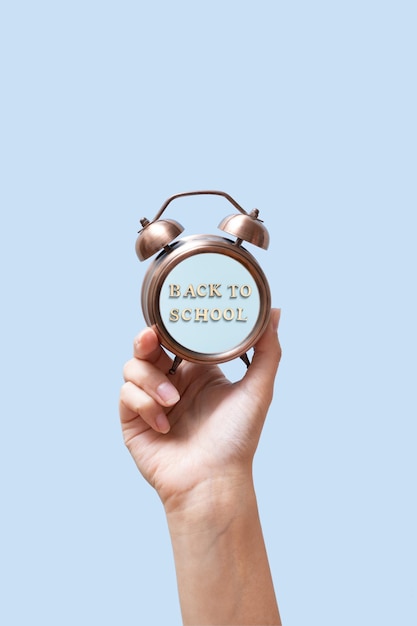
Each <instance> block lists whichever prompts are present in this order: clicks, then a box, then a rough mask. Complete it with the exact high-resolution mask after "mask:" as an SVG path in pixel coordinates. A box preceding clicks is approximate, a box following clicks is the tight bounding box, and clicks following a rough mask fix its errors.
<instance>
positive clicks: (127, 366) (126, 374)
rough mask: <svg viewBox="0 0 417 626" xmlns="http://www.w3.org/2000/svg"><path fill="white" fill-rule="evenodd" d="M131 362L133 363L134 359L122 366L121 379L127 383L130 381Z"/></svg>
mask: <svg viewBox="0 0 417 626" xmlns="http://www.w3.org/2000/svg"><path fill="white" fill-rule="evenodd" d="M133 361H134V359H130V360H129V361H127V362H126V363H125V364H124V366H123V378H124V380H125V381H128V380H130V379H131V376H132V366H133Z"/></svg>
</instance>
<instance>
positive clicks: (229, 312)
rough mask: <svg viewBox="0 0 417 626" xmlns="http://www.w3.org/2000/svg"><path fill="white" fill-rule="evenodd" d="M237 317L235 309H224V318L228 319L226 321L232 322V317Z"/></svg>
mask: <svg viewBox="0 0 417 626" xmlns="http://www.w3.org/2000/svg"><path fill="white" fill-rule="evenodd" d="M234 317H235V312H234V310H233V309H225V310H224V311H223V318H224V319H225V320H226V322H231V321H232V319H234Z"/></svg>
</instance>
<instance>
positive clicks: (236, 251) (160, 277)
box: [141, 235, 271, 363]
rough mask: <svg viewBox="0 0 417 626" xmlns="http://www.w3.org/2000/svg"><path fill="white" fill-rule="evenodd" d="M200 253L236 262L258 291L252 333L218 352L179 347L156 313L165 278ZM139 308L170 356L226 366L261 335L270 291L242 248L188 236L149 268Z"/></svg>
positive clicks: (221, 240)
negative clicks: (217, 255) (258, 302)
mask: <svg viewBox="0 0 417 626" xmlns="http://www.w3.org/2000/svg"><path fill="white" fill-rule="evenodd" d="M204 253H215V254H223V255H225V256H228V257H231V258H233V259H234V260H236V261H238V262H240V263H241V264H242V265H243V266H244V267H245V269H246V270H247V271H248V272H249V273H250V275H251V276H252V278H253V279H254V281H255V283H256V285H257V288H258V290H259V300H260V307H259V314H258V318H257V320H256V322H255V324H254V325H253V328H252V330H251V331H250V332H249V333H248V335H247V336H246V338H245V339H244V340H243V341H241V342H240V343H238V344H237V345H236V346H234V347H233V348H230V349H228V350H225V351H222V352H211V353H206V352H196V351H195V350H191V349H190V348H187V347H186V346H184V345H182V344H180V343H179V342H178V341H176V340H175V339H174V338H173V337H172V335H170V333H169V332H168V330H167V328H166V326H165V324H164V322H163V320H162V317H161V314H160V311H159V296H160V292H161V288H162V285H163V283H164V282H165V279H166V277H167V276H168V274H169V273H170V272H171V271H172V270H173V269H174V267H176V266H177V265H178V264H179V263H181V262H182V261H184V260H185V259H188V258H189V257H191V256H195V255H197V254H204ZM141 304H142V311H143V315H144V318H145V321H146V323H147V324H148V326H151V327H152V328H154V330H155V332H156V334H157V335H158V339H159V341H160V343H161V344H162V346H163V347H164V348H166V349H167V350H168V351H169V352H171V353H172V354H173V355H176V356H178V357H180V358H181V359H184V360H186V361H190V362H191V363H226V362H227V361H231V360H232V359H235V358H238V357H241V356H243V355H244V354H246V352H247V351H248V350H250V348H252V347H253V346H254V345H255V344H256V342H257V340H258V339H259V337H260V336H261V335H262V333H263V332H264V330H265V328H266V326H267V324H268V320H269V312H270V309H271V291H270V288H269V284H268V281H267V278H266V275H265V273H264V271H263V270H262V268H261V267H260V265H259V263H258V261H257V260H256V259H255V257H254V256H253V255H252V254H251V253H250V252H249V251H248V250H246V248H244V247H242V246H241V245H238V244H236V243H235V242H234V241H233V240H231V239H228V238H226V237H220V236H217V235H190V236H188V237H183V238H181V239H179V240H178V241H175V242H174V243H172V244H171V245H170V246H167V247H166V249H164V250H162V251H161V252H160V253H159V254H158V256H157V257H156V259H154V261H153V263H152V264H151V265H150V266H149V268H148V270H147V272H146V274H145V277H144V279H143V283H142V292H141Z"/></svg>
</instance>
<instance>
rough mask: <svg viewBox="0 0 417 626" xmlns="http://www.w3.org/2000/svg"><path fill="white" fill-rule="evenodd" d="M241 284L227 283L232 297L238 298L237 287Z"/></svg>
mask: <svg viewBox="0 0 417 626" xmlns="http://www.w3.org/2000/svg"><path fill="white" fill-rule="evenodd" d="M238 286H239V285H227V288H228V289H230V298H237V295H236V289H237V288H238Z"/></svg>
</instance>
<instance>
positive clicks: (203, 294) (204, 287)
mask: <svg viewBox="0 0 417 626" xmlns="http://www.w3.org/2000/svg"><path fill="white" fill-rule="evenodd" d="M203 290H204V291H203ZM197 295H198V296H199V298H205V297H206V295H207V285H198V287H197Z"/></svg>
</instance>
